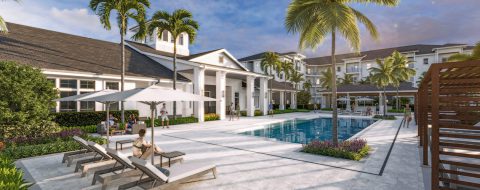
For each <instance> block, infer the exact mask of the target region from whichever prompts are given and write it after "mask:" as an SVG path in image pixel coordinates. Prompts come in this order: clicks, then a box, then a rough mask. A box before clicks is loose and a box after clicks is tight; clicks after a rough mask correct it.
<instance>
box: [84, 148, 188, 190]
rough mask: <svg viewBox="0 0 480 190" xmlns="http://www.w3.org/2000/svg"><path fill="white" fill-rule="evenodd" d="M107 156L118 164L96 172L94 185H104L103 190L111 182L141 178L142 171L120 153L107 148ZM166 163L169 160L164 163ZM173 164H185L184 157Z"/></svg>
mask: <svg viewBox="0 0 480 190" xmlns="http://www.w3.org/2000/svg"><path fill="white" fill-rule="evenodd" d="M106 150H107V154H108V155H110V156H111V157H112V158H113V159H114V160H115V161H116V162H115V164H114V165H113V166H112V167H111V168H107V169H103V170H98V171H95V173H94V175H93V180H92V185H95V184H96V183H97V181H98V182H100V183H101V184H102V189H106V188H107V186H108V185H109V184H110V183H111V181H113V180H116V179H120V178H125V177H132V176H140V175H141V174H142V171H140V170H137V169H136V168H135V166H134V165H133V164H132V161H130V159H129V157H131V156H127V155H125V154H123V153H121V152H120V151H117V150H114V149H110V148H107V149H106ZM164 162H165V163H166V162H167V160H165V161H164ZM171 162H173V163H175V162H183V157H176V158H173V159H172V160H171Z"/></svg>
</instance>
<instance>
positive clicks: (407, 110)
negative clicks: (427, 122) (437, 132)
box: [403, 104, 412, 128]
mask: <svg viewBox="0 0 480 190" xmlns="http://www.w3.org/2000/svg"><path fill="white" fill-rule="evenodd" d="M403 118H404V119H405V121H404V122H403V127H405V126H407V128H408V126H409V125H410V121H412V110H411V109H410V104H406V105H405V109H404V111H403Z"/></svg>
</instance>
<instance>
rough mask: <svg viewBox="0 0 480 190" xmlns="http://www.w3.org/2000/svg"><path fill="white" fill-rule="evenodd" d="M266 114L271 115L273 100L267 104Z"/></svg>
mask: <svg viewBox="0 0 480 190" xmlns="http://www.w3.org/2000/svg"><path fill="white" fill-rule="evenodd" d="M268 114H269V115H270V117H273V101H272V102H270V104H269V105H268Z"/></svg>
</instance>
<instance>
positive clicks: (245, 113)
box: [240, 110, 263, 116]
mask: <svg viewBox="0 0 480 190" xmlns="http://www.w3.org/2000/svg"><path fill="white" fill-rule="evenodd" d="M240 115H241V116H247V111H240ZM253 115H254V116H262V115H263V112H262V111H260V110H255V112H253Z"/></svg>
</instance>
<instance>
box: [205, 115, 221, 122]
mask: <svg viewBox="0 0 480 190" xmlns="http://www.w3.org/2000/svg"><path fill="white" fill-rule="evenodd" d="M204 118H205V121H215V120H220V115H218V114H216V113H207V114H205V116H204Z"/></svg>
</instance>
